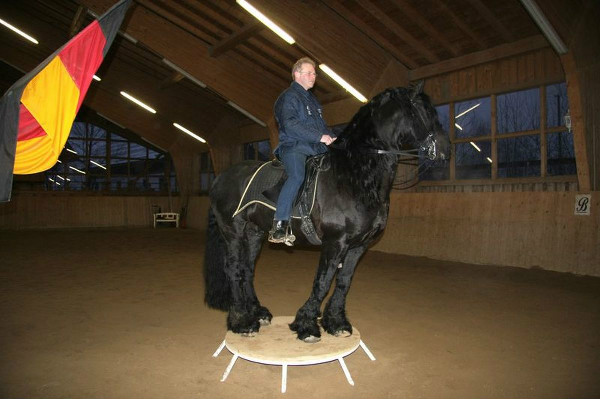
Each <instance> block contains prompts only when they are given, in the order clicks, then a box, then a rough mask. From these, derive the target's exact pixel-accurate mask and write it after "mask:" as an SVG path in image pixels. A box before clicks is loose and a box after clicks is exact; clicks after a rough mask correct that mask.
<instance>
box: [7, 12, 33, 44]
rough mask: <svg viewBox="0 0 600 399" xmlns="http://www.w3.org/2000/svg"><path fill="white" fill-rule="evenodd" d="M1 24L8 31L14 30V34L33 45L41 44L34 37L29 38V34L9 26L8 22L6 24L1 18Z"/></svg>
mask: <svg viewBox="0 0 600 399" xmlns="http://www.w3.org/2000/svg"><path fill="white" fill-rule="evenodd" d="M0 24H1V25H4V26H6V27H7V28H8V29H10V30H12V31H13V32H15V33H17V34H19V35H21V36H23V37H24V38H25V39H27V40H29V41H30V42H32V43H35V44H40V42H38V41H37V40H36V39H35V38H34V37H32V36H29V35H28V34H27V33H25V32H23V31H22V30H20V29H18V28H17V27H15V26H13V25H11V24H9V23H8V22H6V21H5V20H3V19H1V18H0Z"/></svg>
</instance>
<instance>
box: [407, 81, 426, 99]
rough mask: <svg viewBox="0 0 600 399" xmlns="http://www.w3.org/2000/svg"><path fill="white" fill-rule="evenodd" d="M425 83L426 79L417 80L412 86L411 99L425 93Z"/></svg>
mask: <svg viewBox="0 0 600 399" xmlns="http://www.w3.org/2000/svg"><path fill="white" fill-rule="evenodd" d="M424 84H425V81H424V80H419V81H418V82H416V83H414V84H412V85H411V86H410V98H411V100H414V99H415V98H416V97H417V96H418V95H419V94H421V93H423V85H424Z"/></svg>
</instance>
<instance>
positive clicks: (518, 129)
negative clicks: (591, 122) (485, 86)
mask: <svg viewBox="0 0 600 399" xmlns="http://www.w3.org/2000/svg"><path fill="white" fill-rule="evenodd" d="M493 108H495V109H494V111H495V112H492V110H493ZM568 109H569V101H568V98H567V89H566V84H565V83H564V82H563V83H558V84H552V85H544V86H539V87H533V88H529V89H526V90H519V91H514V92H509V93H502V94H492V95H491V96H489V97H484V98H478V99H472V100H466V101H460V102H453V103H450V104H444V105H439V106H437V107H436V110H437V112H438V118H439V120H440V123H441V124H442V127H443V128H444V129H447V131H448V132H449V137H450V142H451V145H452V156H451V160H450V162H448V163H446V164H445V165H443V164H438V163H432V162H430V161H420V166H421V167H425V169H426V170H425V171H424V172H423V173H422V175H421V180H429V181H432V180H449V181H457V180H469V179H484V180H485V179H490V180H496V179H503V178H530V177H531V178H536V177H537V178H545V177H549V176H567V175H575V174H576V173H577V169H576V164H575V153H574V149H573V136H572V134H571V133H569V132H568V131H567V129H566V127H565V126H564V119H565V115H566V114H567V113H568ZM542 110H543V111H544V112H542ZM452 120H454V125H453V126H450V123H451V122H450V121H452ZM544 151H545V154H544V156H542V152H544Z"/></svg>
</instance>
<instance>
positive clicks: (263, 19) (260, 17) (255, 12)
mask: <svg viewBox="0 0 600 399" xmlns="http://www.w3.org/2000/svg"><path fill="white" fill-rule="evenodd" d="M236 2H237V3H238V4H239V5H240V6H242V8H244V9H245V10H246V11H248V12H249V13H250V14H252V16H254V18H256V19H258V20H259V21H260V22H262V23H263V24H265V25H266V26H267V28H269V29H271V30H272V31H273V32H275V34H276V35H277V36H279V37H280V38H282V39H283V40H285V41H286V42H287V43H288V44H294V43H296V41H295V40H294V38H293V37H292V36H290V34H289V33H287V32H286V31H284V30H283V29H281V28H280V27H279V26H277V24H275V22H273V21H271V20H270V19H269V18H267V17H266V16H265V14H263V13H262V12H260V11H258V10H257V9H256V8H254V6H253V5H252V4H250V3H248V2H247V1H246V0H236Z"/></svg>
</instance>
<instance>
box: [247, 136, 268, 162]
mask: <svg viewBox="0 0 600 399" xmlns="http://www.w3.org/2000/svg"><path fill="white" fill-rule="evenodd" d="M271 158H272V155H271V143H270V142H269V140H262V141H254V142H252V143H244V159H254V160H257V161H269V160H271Z"/></svg>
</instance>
